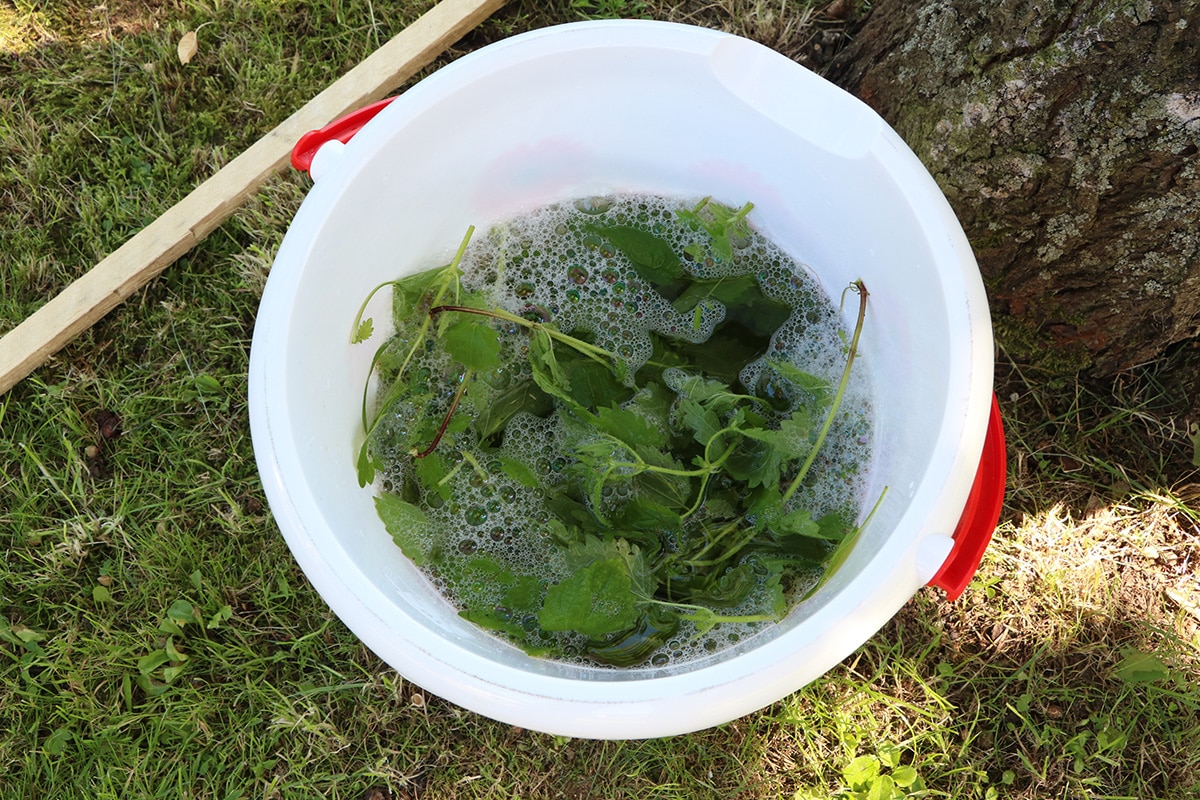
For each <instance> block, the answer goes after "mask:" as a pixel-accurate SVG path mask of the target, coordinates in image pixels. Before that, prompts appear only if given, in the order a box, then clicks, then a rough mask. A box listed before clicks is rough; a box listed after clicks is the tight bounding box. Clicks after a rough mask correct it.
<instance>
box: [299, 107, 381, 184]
mask: <svg viewBox="0 0 1200 800" xmlns="http://www.w3.org/2000/svg"><path fill="white" fill-rule="evenodd" d="M395 99H396V98H395V97H385V98H384V99H382V100H379V101H377V102H374V103H371V105H369V106H363V107H362V108H360V109H359V110H358V111H351V112H350V113H349V114H347V115H346V116H344V117H339V118H338V119H335V120H334V121H333V122H331V123H329V124H328V125H326V126H325V127H324V128H321V129H320V130H315V131H309V132H308V133H306V134H304V135H303V136H301V137H300V138H299V139H298V140H297V141H296V146H295V147H293V148H292V166H293V167H295V168H296V169H299V170H303V171H305V172H308V170H309V167H311V166H312V160H313V156H315V155H316V154H317V150H319V149H320V148H321V145H323V144H325V143H326V142H330V141H333V140H334V139H337V140H338V141H339V142H341V143H343V144H345V143H346V142H348V141H350V140H351V139H353V138H354V134H356V133H358V132H359V131H360V130H362V126H363V125H366V124H367V123H368V122H370V121H371V120H372V119H374V118H375V115H376V114H378V113H379V112H380V111H383V109H384V108H386V107H387V105H388V103H391V102H392V101H393V100H395Z"/></svg>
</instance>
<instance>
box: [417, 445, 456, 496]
mask: <svg viewBox="0 0 1200 800" xmlns="http://www.w3.org/2000/svg"><path fill="white" fill-rule="evenodd" d="M412 464H413V474H414V475H415V476H416V478H417V480H419V481H420V482H421V483H422V484H423V485H424V486H425V488H426V489H428V490H429V491H431V492H433V493H435V494H436V495H437V496H438V497H440V498H442V499H443V500H449V499H450V494H451V489H450V482H449V481H444V479H445V477H446V475H447V474H448V473H449V472H450V466H449V465H448V464H447V463H446V459H445V458H444V457H443V456H442V454H441V453H439V452H437V451H436V450H435V451H433V452H432V453H430V454H429V455H427V456H425V457H424V458H414V459H413V461H412Z"/></svg>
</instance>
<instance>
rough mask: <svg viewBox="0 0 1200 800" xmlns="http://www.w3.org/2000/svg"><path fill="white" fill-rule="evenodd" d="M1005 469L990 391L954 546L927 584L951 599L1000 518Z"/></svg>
mask: <svg viewBox="0 0 1200 800" xmlns="http://www.w3.org/2000/svg"><path fill="white" fill-rule="evenodd" d="M1007 472H1008V462H1007V453H1006V447H1005V443H1004V423H1003V421H1002V420H1001V419H1000V403H999V402H998V401H997V400H996V396H995V395H994V394H993V395H992V413H991V417H990V418H989V419H988V427H987V435H986V438H985V439H984V442H983V455H982V456H981V457H980V459H979V469H978V470H977V471H976V472H975V483H974V484H972V486H971V493H970V494H969V495H968V496H967V503H966V506H965V507H964V508H963V514H962V516H961V517H960V518H959V520H958V527H956V528H955V529H954V547H953V548H952V549H951V550H950V555H948V556H947V557H946V560H945V562H943V563H942V567H941V569H939V570H938V571H937V574H935V575H934V576H933V578H932V579H930V581H929V584H928V585H929V586H937V587H938V588H940V589H944V590H945V591H946V599H947V600H949V601H951V602H953V601H954V600H957V599H958V597H959V595H961V594H962V593H963V591H964V590H965V589H966V588H967V584H969V583H970V582H971V578H973V577H974V576H975V572H976V571H977V570H978V569H979V562H980V561H981V560H982V559H983V551H984V550H987V546H988V543H989V542H991V541H992V533H993V532H994V531H995V530H996V524H997V523H998V522H999V521H1000V510H1001V508H1002V507H1003V505H1004V486H1005V480H1006V477H1007Z"/></svg>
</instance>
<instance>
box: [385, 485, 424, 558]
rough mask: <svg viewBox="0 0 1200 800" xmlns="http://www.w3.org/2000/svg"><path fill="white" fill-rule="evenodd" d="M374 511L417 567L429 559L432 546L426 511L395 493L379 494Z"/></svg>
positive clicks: (402, 550)
mask: <svg viewBox="0 0 1200 800" xmlns="http://www.w3.org/2000/svg"><path fill="white" fill-rule="evenodd" d="M375 511H376V512H377V513H378V514H379V518H380V519H381V520H383V525H384V527H385V528H387V532H388V533H389V534H390V535H391V537H392V540H393V541H394V542H395V543H396V546H397V547H399V548H400V552H402V553H404V555H406V556H408V558H409V559H410V560H411V561H412V562H413V563H414V564H416V565H417V566H418V567H423V566H425V565H426V564H427V563H429V560H430V557H431V555H432V549H433V548H432V545H431V543H430V540H429V536H428V532H429V518H428V517H427V516H425V512H424V511H422V510H421V509H420V508H419V507H417V506H415V505H413V504H412V503H409V502H408V501H406V500H403V499H401V498H399V497H397V496H396V495H394V494H381V495H376V496H375Z"/></svg>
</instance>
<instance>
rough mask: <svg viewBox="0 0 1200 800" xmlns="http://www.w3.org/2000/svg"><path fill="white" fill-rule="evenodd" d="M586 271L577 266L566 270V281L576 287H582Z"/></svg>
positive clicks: (586, 275) (585, 279)
mask: <svg viewBox="0 0 1200 800" xmlns="http://www.w3.org/2000/svg"><path fill="white" fill-rule="evenodd" d="M587 279H588V271H587V270H586V269H584V268H583V267H581V266H579V265H578V264H575V265H573V266H572V267H571V268H570V269H568V270H567V280H569V281H570V282H571V283H573V284H575V285H576V286H583V285H584V284H585V283H587Z"/></svg>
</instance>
